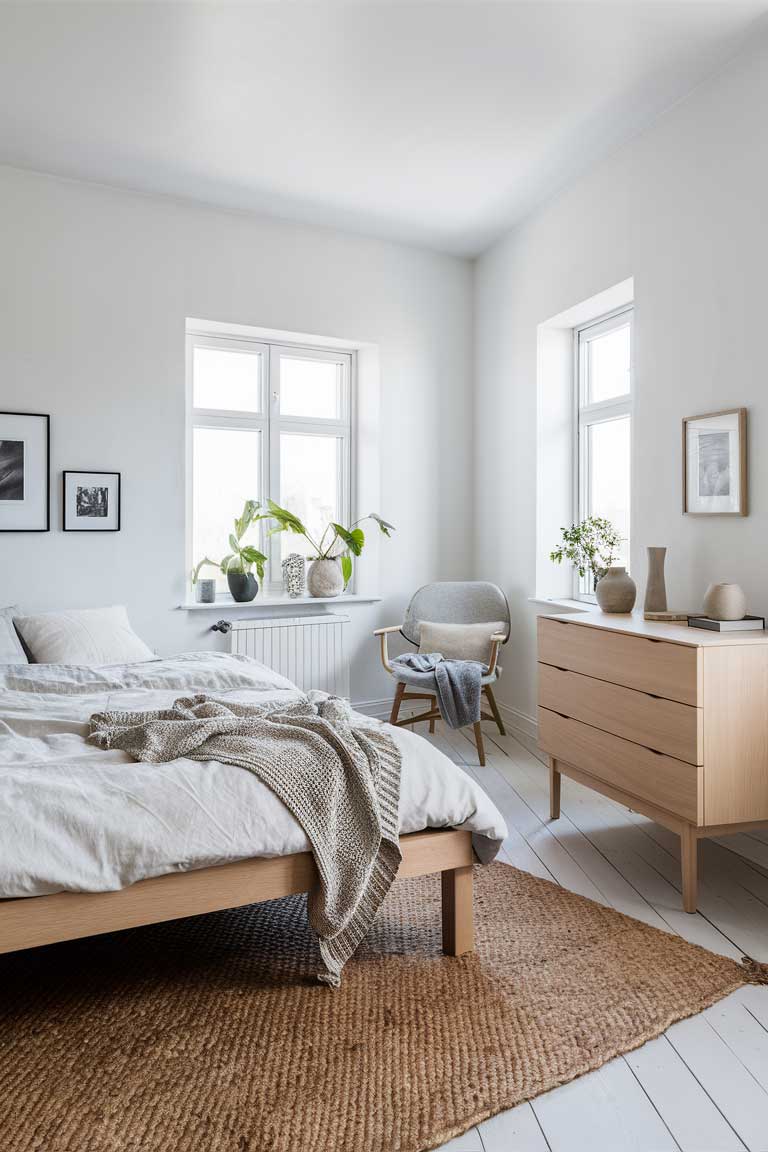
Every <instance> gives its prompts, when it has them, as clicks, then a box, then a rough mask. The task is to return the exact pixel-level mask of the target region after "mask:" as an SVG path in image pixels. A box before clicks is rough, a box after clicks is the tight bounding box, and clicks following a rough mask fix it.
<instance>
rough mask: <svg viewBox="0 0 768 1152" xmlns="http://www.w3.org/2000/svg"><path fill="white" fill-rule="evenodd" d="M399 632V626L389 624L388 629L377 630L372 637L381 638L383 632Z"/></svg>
mask: <svg viewBox="0 0 768 1152" xmlns="http://www.w3.org/2000/svg"><path fill="white" fill-rule="evenodd" d="M399 631H400V625H399V624H390V626H389V627H388V628H377V629H376V631H375V632H374V636H383V635H384V633H385V632H399Z"/></svg>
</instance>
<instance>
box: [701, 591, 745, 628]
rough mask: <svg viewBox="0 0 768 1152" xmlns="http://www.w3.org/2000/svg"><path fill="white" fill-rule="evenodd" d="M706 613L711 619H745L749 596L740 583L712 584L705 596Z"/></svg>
mask: <svg viewBox="0 0 768 1152" xmlns="http://www.w3.org/2000/svg"><path fill="white" fill-rule="evenodd" d="M704 614H705V616H709V618H710V619H711V620H743V619H744V617H745V616H746V614H747V598H746V596H745V595H744V592H743V590H742V589H741V588H740V587H739V585H738V584H710V586H709V588H707V592H706V595H705V597H704Z"/></svg>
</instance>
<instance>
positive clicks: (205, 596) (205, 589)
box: [195, 580, 216, 604]
mask: <svg viewBox="0 0 768 1152" xmlns="http://www.w3.org/2000/svg"><path fill="white" fill-rule="evenodd" d="M195 599H196V600H197V602H198V604H214V603H215V602H216V581H215V580H198V582H197V584H196V585H195Z"/></svg>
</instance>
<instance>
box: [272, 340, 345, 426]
mask: <svg viewBox="0 0 768 1152" xmlns="http://www.w3.org/2000/svg"><path fill="white" fill-rule="evenodd" d="M341 379H342V368H341V365H340V364H333V363H331V362H330V361H329V360H304V359H301V358H299V357H294V356H281V357H280V412H281V414H282V415H283V416H303V417H305V418H311V417H319V418H320V419H325V420H340V419H341V416H342V397H341V388H342V384H341Z"/></svg>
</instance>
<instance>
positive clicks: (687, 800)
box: [539, 708, 702, 824]
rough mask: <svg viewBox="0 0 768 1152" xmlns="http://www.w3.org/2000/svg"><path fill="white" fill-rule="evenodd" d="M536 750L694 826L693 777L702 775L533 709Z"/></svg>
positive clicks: (695, 797) (544, 710)
mask: <svg viewBox="0 0 768 1152" xmlns="http://www.w3.org/2000/svg"><path fill="white" fill-rule="evenodd" d="M539 746H540V747H541V748H542V749H543V750H544V751H545V752H548V753H549V755H550V756H553V757H554V758H555V759H556V760H562V761H563V762H564V763H565V764H572V765H573V767H574V768H580V769H581V771H582V772H587V773H589V775H590V776H594V777H596V778H597V779H598V780H603V781H605V783H606V784H612V785H613V786H614V787H615V788H619V789H621V790H622V791H623V792H628V793H629V794H630V795H631V796H637V797H638V799H642V800H647V801H649V802H650V803H651V804H655V805H657V806H658V807H659V808H663V809H664V810H665V811H667V812H672V813H673V814H674V815H676V816H682V817H683V818H684V819H686V820H690V821H691V822H692V823H694V824H696V823H701V821H700V820H699V774H700V773H701V771H702V769H700V768H698V767H697V766H696V765H695V764H686V763H685V762H684V761H682V760H675V759H673V757H671V756H663V755H662V754H661V753H660V752H652V751H651V749H650V748H643V747H642V746H641V745H639V744H632V743H631V742H630V741H629V740H622V739H621V737H620V736H614V735H613V734H612V733H610V732H602V731H600V729H599V728H592V727H590V726H589V725H588V724H582V723H580V721H578V720H571V719H569V718H567V717H565V716H560V715H558V714H557V712H551V711H550V710H549V709H548V708H539Z"/></svg>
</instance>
